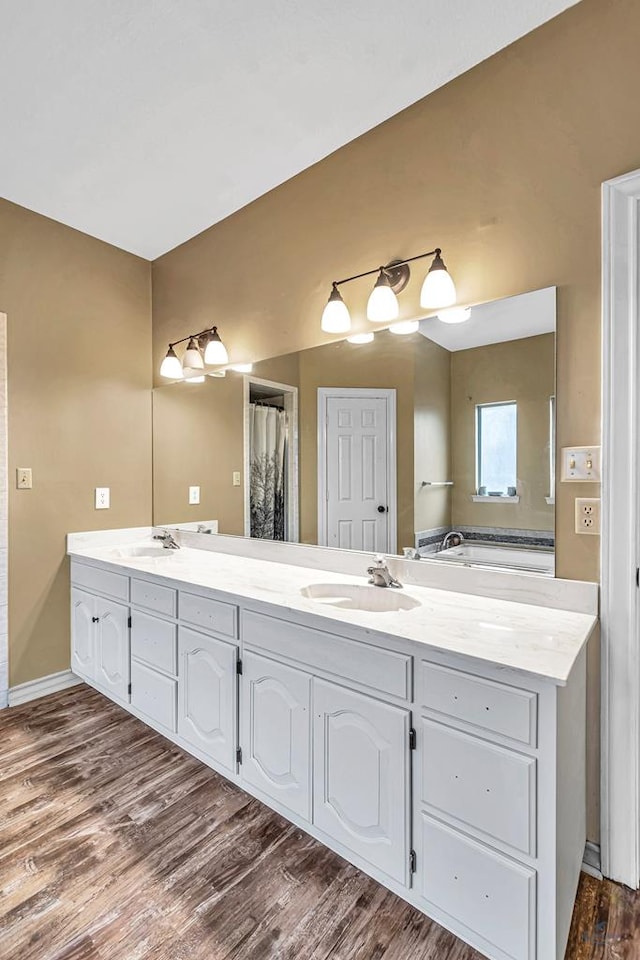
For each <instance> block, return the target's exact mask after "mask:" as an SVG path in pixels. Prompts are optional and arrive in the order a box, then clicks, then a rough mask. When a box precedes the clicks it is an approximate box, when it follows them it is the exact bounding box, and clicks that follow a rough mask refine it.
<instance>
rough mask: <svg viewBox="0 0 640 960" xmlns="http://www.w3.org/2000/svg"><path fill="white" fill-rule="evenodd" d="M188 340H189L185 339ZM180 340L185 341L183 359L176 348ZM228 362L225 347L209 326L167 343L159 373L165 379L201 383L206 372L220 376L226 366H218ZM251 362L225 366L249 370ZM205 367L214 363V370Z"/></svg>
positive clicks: (214, 329)
mask: <svg viewBox="0 0 640 960" xmlns="http://www.w3.org/2000/svg"><path fill="white" fill-rule="evenodd" d="M187 341H188V342H187ZM180 343H186V344H187V349H186V350H185V352H184V354H183V356H182V360H180V357H179V356H178V354H177V353H176V351H175V349H174V348H175V347H177V346H178V344H180ZM228 363H229V354H228V353H227V348H226V347H225V345H224V343H223V342H222V340H221V339H220V335H219V333H218V328H217V327H208V328H207V329H206V330H201V331H200V333H193V334H189V336H188V337H183V338H182V340H174V342H173V343H170V344H169V349H168V350H167V355H166V357H165V358H164V360H163V361H162V365H161V367H160V376H161V377H166V378H167V379H168V380H186V381H187V382H188V383H204V378H205V375H206V376H210V377H223V376H224V375H225V370H221V369H219V368H220V367H224V366H225V364H228ZM252 366H253V365H252V364H251V363H234V364H230V365H229V367H228V369H229V370H235V371H237V372H238V373H250V372H251V368H252ZM207 367H217V368H218V369H216V370H207V369H206V368H207Z"/></svg>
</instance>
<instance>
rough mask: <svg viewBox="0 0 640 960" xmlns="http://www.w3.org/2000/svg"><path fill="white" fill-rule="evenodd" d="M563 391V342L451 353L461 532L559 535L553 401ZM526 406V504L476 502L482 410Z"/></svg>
mask: <svg viewBox="0 0 640 960" xmlns="http://www.w3.org/2000/svg"><path fill="white" fill-rule="evenodd" d="M554 390H555V335H554V334H553V333H547V334H544V335H542V336H538V337H527V338H526V339H524V340H512V341H510V342H508V343H492V344H490V345H489V346H485V347H477V348H476V349H474V350H458V351H456V352H455V353H452V354H451V411H452V426H451V434H452V469H453V481H454V487H453V506H452V523H453V526H454V527H455V526H479V527H509V528H512V529H513V528H516V529H521V530H553V528H554V508H553V506H550V505H548V504H547V503H546V501H545V497H548V496H549V398H550V397H551V396H552V395H553V393H554ZM506 400H515V402H516V403H517V404H518V455H517V460H518V484H517V489H518V495H519V496H520V502H519V503H473V502H472V500H471V495H472V494H473V493H475V486H476V443H475V436H476V405H477V404H479V403H497V402H500V401H506Z"/></svg>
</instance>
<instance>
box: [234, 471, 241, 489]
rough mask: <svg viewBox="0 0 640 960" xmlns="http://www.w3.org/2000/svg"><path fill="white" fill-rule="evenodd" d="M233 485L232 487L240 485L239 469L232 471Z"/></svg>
mask: <svg viewBox="0 0 640 960" xmlns="http://www.w3.org/2000/svg"><path fill="white" fill-rule="evenodd" d="M233 485H234V487H239V486H240V471H239V470H234V471H233Z"/></svg>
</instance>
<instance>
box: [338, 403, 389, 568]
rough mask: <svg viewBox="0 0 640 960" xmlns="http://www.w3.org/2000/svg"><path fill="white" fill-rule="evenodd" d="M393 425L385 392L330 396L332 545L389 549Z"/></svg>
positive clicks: (351, 548) (380, 549) (356, 548)
mask: <svg viewBox="0 0 640 960" xmlns="http://www.w3.org/2000/svg"><path fill="white" fill-rule="evenodd" d="M354 393H357V391H354ZM388 429H389V411H388V406H387V400H386V399H385V398H384V397H358V396H348V395H345V396H340V397H328V398H327V404H326V484H327V486H326V501H327V541H326V542H327V546H330V547H342V548H343V549H345V550H367V551H370V552H377V551H379V552H387V551H388V550H389V548H390V544H389V509H390V506H392V509H395V505H390V504H389V489H388V473H389V471H388V464H387V450H388V437H387V433H388Z"/></svg>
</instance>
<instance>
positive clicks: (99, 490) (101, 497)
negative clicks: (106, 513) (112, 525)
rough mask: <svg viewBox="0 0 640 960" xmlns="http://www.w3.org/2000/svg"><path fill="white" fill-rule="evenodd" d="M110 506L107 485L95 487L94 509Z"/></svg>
mask: <svg viewBox="0 0 640 960" xmlns="http://www.w3.org/2000/svg"><path fill="white" fill-rule="evenodd" d="M110 506H111V491H110V489H109V487H96V510H108V509H109V507H110Z"/></svg>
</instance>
